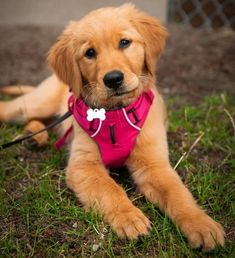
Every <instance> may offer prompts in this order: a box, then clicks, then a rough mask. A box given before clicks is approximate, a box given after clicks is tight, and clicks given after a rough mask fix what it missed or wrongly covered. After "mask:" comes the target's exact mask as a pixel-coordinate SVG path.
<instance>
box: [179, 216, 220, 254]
mask: <svg viewBox="0 0 235 258" xmlns="http://www.w3.org/2000/svg"><path fill="white" fill-rule="evenodd" d="M181 230H182V231H183V233H184V234H185V236H186V237H187V238H188V241H189V244H190V245H191V246H192V247H193V248H202V249H203V250H204V251H207V252H208V251H211V250H213V249H214V248H215V247H216V245H221V246H223V245H224V236H225V232H224V230H223V227H222V226H221V225H220V224H219V223H217V222H216V221H214V220H213V219H212V218H210V217H209V216H208V215H206V214H205V213H204V212H200V214H198V215H196V216H193V217H191V218H190V217H188V218H187V219H186V220H184V221H183V223H182V225H181Z"/></svg>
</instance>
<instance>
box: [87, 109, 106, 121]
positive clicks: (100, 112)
mask: <svg viewBox="0 0 235 258" xmlns="http://www.w3.org/2000/svg"><path fill="white" fill-rule="evenodd" d="M105 113H106V112H105V109H104V108H101V109H98V108H95V109H92V108H89V109H88V110H87V120H88V121H89V122H91V121H92V120H93V119H95V118H98V119H100V120H101V121H104V120H105V118H106V116H105Z"/></svg>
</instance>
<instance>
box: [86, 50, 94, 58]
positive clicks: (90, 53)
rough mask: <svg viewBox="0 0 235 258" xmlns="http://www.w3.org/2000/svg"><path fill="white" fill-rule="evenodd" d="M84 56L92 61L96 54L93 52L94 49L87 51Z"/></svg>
mask: <svg viewBox="0 0 235 258" xmlns="http://www.w3.org/2000/svg"><path fill="white" fill-rule="evenodd" d="M85 56H86V57H87V58H89V59H92V58H94V57H95V56H96V52H95V49H94V48H89V49H87V51H86V53H85Z"/></svg>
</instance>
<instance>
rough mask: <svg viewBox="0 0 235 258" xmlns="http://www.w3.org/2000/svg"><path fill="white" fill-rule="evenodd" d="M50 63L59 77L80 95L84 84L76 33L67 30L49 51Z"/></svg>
mask: <svg viewBox="0 0 235 258" xmlns="http://www.w3.org/2000/svg"><path fill="white" fill-rule="evenodd" d="M48 64H49V66H50V67H51V68H52V69H53V70H54V72H55V74H56V75H57V77H58V78H59V79H60V80H61V81H62V82H64V83H65V84H67V85H68V86H69V87H70V89H71V90H72V91H73V92H74V93H75V94H76V95H77V96H78V95H79V93H80V87H81V85H82V79H81V72H80V69H79V67H78V64H77V62H76V53H75V47H74V35H73V33H72V31H71V30H68V29H67V30H65V31H64V33H63V34H62V35H61V36H60V37H59V39H58V41H57V42H56V43H55V44H54V45H53V46H52V47H51V49H50V50H49V53H48Z"/></svg>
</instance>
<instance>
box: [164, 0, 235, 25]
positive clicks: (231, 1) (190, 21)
mask: <svg viewBox="0 0 235 258" xmlns="http://www.w3.org/2000/svg"><path fill="white" fill-rule="evenodd" d="M168 19H169V21H170V22H177V23H184V24H187V25H190V26H192V27H195V28H204V29H207V30H213V29H217V28H220V27H223V26H226V27H230V28H232V29H233V30H235V0H169V18H168Z"/></svg>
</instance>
